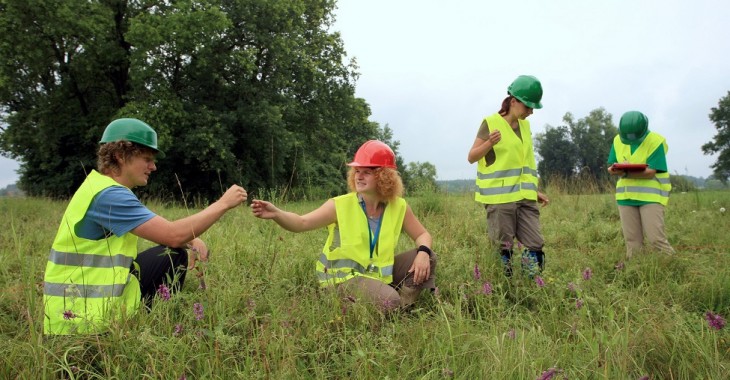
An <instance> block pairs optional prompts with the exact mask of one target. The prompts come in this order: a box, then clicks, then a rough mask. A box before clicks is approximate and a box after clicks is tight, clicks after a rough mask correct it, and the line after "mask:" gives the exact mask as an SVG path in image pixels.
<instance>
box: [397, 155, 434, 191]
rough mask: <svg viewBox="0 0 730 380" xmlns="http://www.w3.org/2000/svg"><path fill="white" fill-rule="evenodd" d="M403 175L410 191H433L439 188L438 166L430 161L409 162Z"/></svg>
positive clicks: (405, 184)
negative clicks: (437, 180) (437, 178)
mask: <svg viewBox="0 0 730 380" xmlns="http://www.w3.org/2000/svg"><path fill="white" fill-rule="evenodd" d="M403 177H404V180H403V183H404V186H406V190H407V191H408V192H419V191H421V192H433V191H435V190H437V189H438V185H437V184H436V166H434V165H433V164H432V163H430V162H409V163H408V166H407V167H406V168H405V170H404V171H403ZM406 179H407V180H406Z"/></svg>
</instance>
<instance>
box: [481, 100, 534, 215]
mask: <svg viewBox="0 0 730 380" xmlns="http://www.w3.org/2000/svg"><path fill="white" fill-rule="evenodd" d="M485 121H486V123H487V125H488V126H489V129H490V131H494V130H499V131H500V133H501V135H502V139H501V140H500V142H499V143H497V144H496V145H494V147H493V148H492V149H493V150H494V156H495V160H494V163H492V164H491V165H487V162H486V158H481V159H480V160H479V162H478V164H477V179H476V185H477V190H476V193H475V196H474V199H475V200H476V201H477V202H481V203H485V204H502V203H511V202H517V201H520V200H522V199H529V200H537V165H536V164H535V153H534V151H533V146H532V132H531V131H530V123H529V122H528V121H527V120H519V121H518V122H519V128H520V136H521V137H522V139H520V137H518V136H517V134H516V133H515V132H514V130H512V127H511V126H510V125H509V124H508V123H507V121H506V120H505V119H504V118H503V117H502V116H501V115H499V114H498V113H496V114H494V115H491V116H489V117H487V118H486V119H485Z"/></svg>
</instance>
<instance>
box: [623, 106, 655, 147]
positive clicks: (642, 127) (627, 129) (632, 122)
mask: <svg viewBox="0 0 730 380" xmlns="http://www.w3.org/2000/svg"><path fill="white" fill-rule="evenodd" d="M618 130H619V133H618V135H619V137H620V138H621V142H622V143H624V144H626V145H631V144H641V143H642V142H643V141H644V139H645V138H646V135H648V134H649V118H648V117H646V115H644V114H643V113H641V112H639V111H629V112H626V113H624V114H623V115H622V116H621V120H620V121H619V123H618Z"/></svg>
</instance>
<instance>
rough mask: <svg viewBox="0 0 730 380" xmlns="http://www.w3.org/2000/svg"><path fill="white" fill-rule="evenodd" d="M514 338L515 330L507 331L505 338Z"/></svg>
mask: <svg viewBox="0 0 730 380" xmlns="http://www.w3.org/2000/svg"><path fill="white" fill-rule="evenodd" d="M515 336H517V333H516V332H515V329H509V331H507V337H508V338H510V339H515Z"/></svg>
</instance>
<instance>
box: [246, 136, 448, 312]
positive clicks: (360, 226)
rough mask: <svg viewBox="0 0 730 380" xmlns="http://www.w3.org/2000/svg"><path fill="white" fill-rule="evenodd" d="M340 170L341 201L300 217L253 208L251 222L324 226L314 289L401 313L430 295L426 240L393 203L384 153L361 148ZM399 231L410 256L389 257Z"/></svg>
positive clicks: (377, 146)
mask: <svg viewBox="0 0 730 380" xmlns="http://www.w3.org/2000/svg"><path fill="white" fill-rule="evenodd" d="M347 165H348V166H350V170H349V173H348V175H347V184H348V187H349V189H350V192H349V193H347V194H345V195H340V196H338V197H335V198H331V199H329V200H327V201H326V202H324V204H322V206H320V207H319V208H317V209H316V210H314V211H311V212H309V213H307V214H305V215H298V214H295V213H293V212H288V211H283V210H280V209H278V208H277V207H275V206H274V205H273V204H271V203H270V202H266V201H262V200H254V201H253V203H252V204H251V207H252V211H253V214H254V215H255V216H256V217H258V218H261V219H273V220H274V221H275V222H276V223H277V224H279V225H280V226H281V227H283V228H284V229H286V230H288V231H292V232H304V231H311V230H314V229H317V228H321V227H325V226H327V228H328V230H329V236H328V238H327V242H326V243H325V245H324V248H323V250H322V253H321V254H320V256H319V259H318V260H317V264H316V268H317V276H318V278H319V283H320V285H321V286H330V285H334V286H336V287H337V288H338V289H339V290H344V291H345V292H351V291H354V292H358V293H359V294H360V295H361V296H363V297H365V299H367V300H368V301H369V302H373V303H375V304H376V305H378V306H379V308H380V309H381V310H382V311H385V312H388V311H392V310H394V309H396V308H398V307H399V306H402V307H405V306H408V305H410V304H412V303H413V302H415V301H416V299H417V297H418V295H419V294H420V292H421V290H422V289H434V288H435V287H436V286H435V271H436V254H435V253H433V252H432V250H431V243H432V241H431V234H429V233H428V231H427V230H426V228H424V227H423V225H422V224H421V222H420V221H419V220H418V218H417V217H416V215H415V214H414V213H413V211H412V210H411V208H410V206H408V205H407V204H406V201H405V200H404V199H403V198H402V197H401V196H402V193H403V183H402V181H401V178H400V175H399V174H398V172H397V171H396V165H395V154H394V153H393V151H392V150H391V149H390V147H388V145H386V144H384V143H382V142H380V141H377V140H370V141H367V142H365V143H364V144H363V145H362V146H361V147H360V148H359V149H358V151H357V153H355V159H354V160H353V161H352V162H351V163H349V164H347ZM402 230H403V231H405V232H406V233H407V234H408V236H410V237H411V239H413V241H414V242H415V245H416V247H418V248H414V249H411V250H408V251H406V252H402V253H400V254H398V255H396V254H395V248H396V245H397V244H398V237H399V236H400V233H401V231H402Z"/></svg>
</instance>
